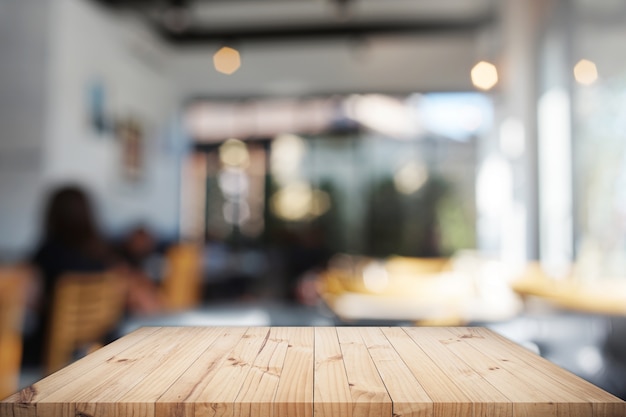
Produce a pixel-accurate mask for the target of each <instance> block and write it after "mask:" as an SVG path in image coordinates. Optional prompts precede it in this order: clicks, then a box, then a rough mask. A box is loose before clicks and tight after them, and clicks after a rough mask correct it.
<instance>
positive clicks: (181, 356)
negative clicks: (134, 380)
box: [116, 327, 225, 417]
mask: <svg viewBox="0 0 626 417" xmlns="http://www.w3.org/2000/svg"><path fill="white" fill-rule="evenodd" d="M224 330H225V329H224V328H218V327H216V328H206V327H205V328H201V327H200V328H187V329H186V331H188V332H189V333H191V336H192V337H191V338H190V340H189V343H186V344H184V345H181V346H180V348H179V349H174V350H171V351H170V352H169V354H168V357H167V358H165V359H164V360H163V361H162V362H161V363H160V364H159V366H158V367H157V368H156V369H155V370H154V371H153V372H151V373H150V374H149V375H148V376H146V378H144V379H143V380H142V381H140V382H139V383H138V384H136V385H135V386H134V387H133V388H131V389H130V390H129V391H128V392H127V393H126V394H124V396H122V397H121V398H120V399H119V400H117V401H116V402H117V414H116V415H118V416H133V417H154V415H155V414H156V411H155V403H156V401H157V400H158V399H159V398H160V397H161V395H163V393H164V392H165V391H167V390H168V389H169V388H170V387H171V386H172V384H173V383H175V382H176V380H177V379H178V378H179V377H180V376H181V375H182V374H183V373H185V372H187V370H188V369H189V367H190V366H191V365H192V364H193V363H194V362H195V361H196V360H197V359H198V357H199V356H200V355H201V354H202V353H204V352H205V351H206V350H209V349H211V348H212V346H213V344H215V342H216V341H217V340H218V337H219V336H220V335H221V334H223V332H224Z"/></svg>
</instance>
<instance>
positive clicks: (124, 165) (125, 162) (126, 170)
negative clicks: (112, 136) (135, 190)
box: [116, 117, 145, 184]
mask: <svg viewBox="0 0 626 417" xmlns="http://www.w3.org/2000/svg"><path fill="white" fill-rule="evenodd" d="M116 132H117V137H118V140H119V141H120V146H121V170H122V177H123V178H124V180H125V181H126V182H128V183H134V184H136V183H138V182H140V181H141V180H142V179H143V176H144V163H145V161H144V146H145V143H144V141H145V137H144V128H143V126H142V124H141V123H140V122H139V120H138V119H136V118H134V117H127V118H122V119H120V120H118V122H117V128H116Z"/></svg>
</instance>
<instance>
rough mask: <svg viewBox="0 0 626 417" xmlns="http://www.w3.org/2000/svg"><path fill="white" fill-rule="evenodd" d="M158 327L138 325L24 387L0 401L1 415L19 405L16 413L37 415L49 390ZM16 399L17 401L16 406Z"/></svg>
mask: <svg viewBox="0 0 626 417" xmlns="http://www.w3.org/2000/svg"><path fill="white" fill-rule="evenodd" d="M156 330H157V328H156V327H143V328H141V329H138V330H136V331H134V332H132V333H130V334H128V335H126V336H124V337H123V338H120V339H118V340H115V341H113V342H111V343H109V344H108V345H106V346H103V347H102V348H100V349H98V350H97V351H95V352H93V353H92V354H90V355H88V356H86V357H84V358H82V359H80V360H78V361H76V362H74V363H72V364H70V365H68V366H66V367H65V368H63V369H61V370H59V371H58V372H55V373H54V374H52V375H49V376H47V377H45V378H43V379H41V380H40V381H38V382H36V383H34V384H32V385H30V386H28V387H26V388H24V389H22V390H20V391H19V392H17V393H15V394H13V395H11V396H10V397H8V398H6V399H5V400H4V401H2V402H0V415H5V414H6V415H10V414H9V412H8V411H7V410H8V409H9V408H10V409H15V411H14V412H13V413H14V415H15V417H31V416H35V415H36V413H37V410H36V406H35V405H36V403H37V402H39V401H40V400H41V399H42V398H43V397H44V396H45V395H47V393H49V392H53V391H54V390H55V389H56V387H61V386H64V385H66V384H68V383H71V382H72V381H75V380H76V379H77V378H79V377H80V376H81V375H84V374H85V373H86V372H90V371H91V369H93V368H95V367H97V366H98V365H99V364H100V363H101V362H103V361H105V360H107V359H108V358H110V357H111V356H114V355H116V354H118V353H120V352H122V351H124V350H125V349H128V348H129V347H131V346H133V345H135V344H137V343H139V342H140V341H141V340H142V339H144V338H145V337H147V336H149V335H150V334H152V333H154V332H155V331H156ZM13 403H16V404H17V405H16V406H15V407H14V406H13Z"/></svg>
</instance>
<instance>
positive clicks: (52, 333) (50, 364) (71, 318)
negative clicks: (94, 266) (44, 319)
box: [44, 272, 126, 373]
mask: <svg viewBox="0 0 626 417" xmlns="http://www.w3.org/2000/svg"><path fill="white" fill-rule="evenodd" d="M125 290H126V285H125V282H124V280H123V277H121V276H119V275H117V274H115V273H109V272H107V273H68V274H66V275H63V276H62V277H60V278H59V280H58V282H57V283H56V286H55V289H54V296H53V300H52V309H51V316H50V321H49V325H48V334H47V340H46V342H47V345H46V350H45V357H44V361H45V364H44V365H45V371H46V373H52V372H54V371H57V370H58V369H60V368H62V367H63V366H65V365H67V364H68V363H69V362H71V361H72V360H73V359H74V357H75V355H76V354H77V352H79V351H81V350H82V351H83V352H87V351H89V350H92V349H93V348H94V347H97V346H100V345H101V344H102V343H103V342H104V341H105V338H106V336H107V335H108V334H109V333H110V332H112V331H113V330H114V329H115V327H116V326H117V324H118V323H119V321H120V319H121V318H122V316H123V314H124V308H125V304H126V292H125Z"/></svg>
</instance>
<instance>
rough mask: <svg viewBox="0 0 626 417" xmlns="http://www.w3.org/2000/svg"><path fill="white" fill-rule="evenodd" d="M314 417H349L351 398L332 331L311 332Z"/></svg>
mask: <svg viewBox="0 0 626 417" xmlns="http://www.w3.org/2000/svg"><path fill="white" fill-rule="evenodd" d="M313 392H314V394H313V398H314V402H313V415H314V416H315V417H337V416H341V417H352V394H351V393H350V388H349V386H348V377H347V375H346V368H345V366H344V363H343V356H342V354H341V348H340V346H339V340H338V339H337V330H336V329H335V328H334V327H316V328H315V373H314V385H313Z"/></svg>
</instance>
